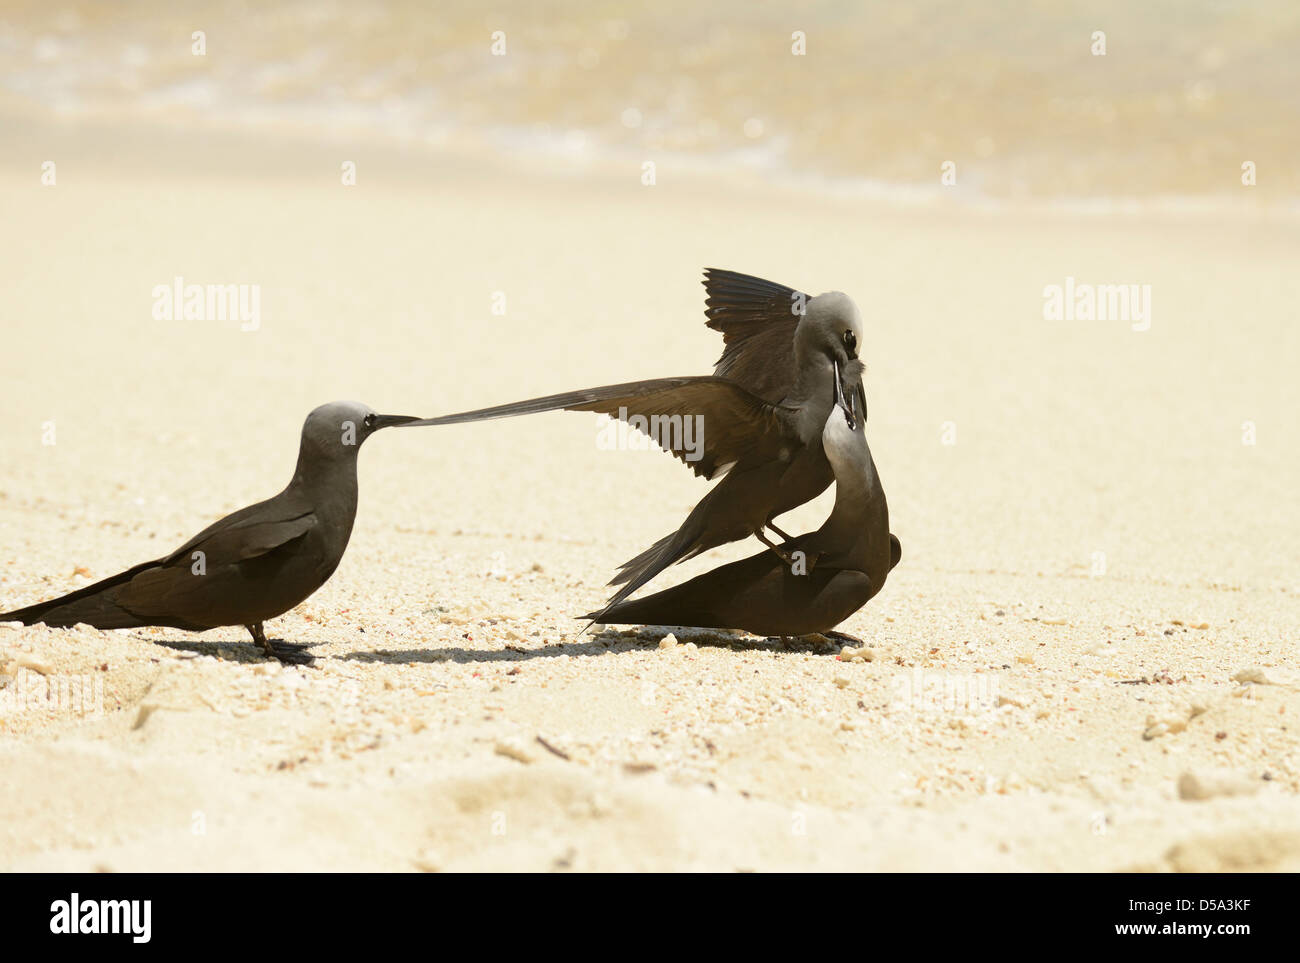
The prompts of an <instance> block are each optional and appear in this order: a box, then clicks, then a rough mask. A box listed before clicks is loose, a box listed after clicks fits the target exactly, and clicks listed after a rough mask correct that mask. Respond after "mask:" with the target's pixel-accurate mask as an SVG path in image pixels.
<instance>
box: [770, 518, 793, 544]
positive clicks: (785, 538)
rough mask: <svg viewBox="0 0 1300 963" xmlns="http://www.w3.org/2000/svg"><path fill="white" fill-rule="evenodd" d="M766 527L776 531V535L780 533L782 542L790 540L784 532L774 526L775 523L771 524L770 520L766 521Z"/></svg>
mask: <svg viewBox="0 0 1300 963" xmlns="http://www.w3.org/2000/svg"><path fill="white" fill-rule="evenodd" d="M767 527H768V528H770V529H771V530H772V531H774V532H776V533H777V534H778V535H780V536H781V541H783V542H788V541H790V536H789V535H787V534H786V533H785V532H783V531H781V529H779V528H777V527H776V526H775V525H773V524H772V523H771V522H768V523H767Z"/></svg>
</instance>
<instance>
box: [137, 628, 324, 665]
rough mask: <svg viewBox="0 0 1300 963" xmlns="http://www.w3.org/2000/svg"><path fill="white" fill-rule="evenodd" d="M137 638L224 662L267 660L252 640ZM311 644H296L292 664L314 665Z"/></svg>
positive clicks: (259, 647)
mask: <svg viewBox="0 0 1300 963" xmlns="http://www.w3.org/2000/svg"><path fill="white" fill-rule="evenodd" d="M135 638H137V639H139V640H140V641H141V642H148V643H150V644H152V645H160V646H162V647H163V648H166V649H171V650H172V651H174V652H189V653H191V654H193V655H195V656H200V655H210V656H212V657H213V658H214V659H221V660H222V661H223V662H247V663H254V662H265V661H266V660H267V655H266V653H265V652H263V651H262V648H261V646H259V645H257V644H256V643H254V642H251V641H230V640H228V639H222V640H220V641H217V640H215V639H214V640H212V641H210V642H209V641H205V640H202V639H156V638H153V637H151V636H142V635H138V636H135ZM271 641H272V642H273V643H283V642H284V640H283V639H272V640H271ZM309 648H310V645H303V646H301V647H299V646H297V645H294V646H293V652H292V653H290V654H291V656H294V657H295V658H294V659H293V662H292V663H291V664H299V665H312V664H313V662H314V661H315V660H314V659H313V657H312V655H311V653H310V652H309V651H308V649H309Z"/></svg>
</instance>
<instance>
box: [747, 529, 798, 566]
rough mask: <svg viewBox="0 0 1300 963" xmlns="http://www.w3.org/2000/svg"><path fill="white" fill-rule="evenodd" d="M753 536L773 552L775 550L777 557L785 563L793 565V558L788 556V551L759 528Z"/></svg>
mask: <svg viewBox="0 0 1300 963" xmlns="http://www.w3.org/2000/svg"><path fill="white" fill-rule="evenodd" d="M754 537H755V538H757V539H758V540H759V541H760V542H762V543H763V544H764V545H766V546H767V547H768V548H770V549H771V550H772V551H773V552H775V553H776V556H777V558H779V559H780V560H781V561H783V562H785V564H786V565H789V566H792V567H793V565H794V559H793V558H791V557H790V553H789V552H786V551H784V550H783V549H782V548H781V547H780V546H779V545H777V544H776V543H775V542H773V541H772V540H771V539H770V538H768V537H767V536H766V535H764V534H763V530H762V529H761V528H760V529H759V530H758V531H756V532H755V533H754Z"/></svg>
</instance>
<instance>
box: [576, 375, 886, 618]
mask: <svg viewBox="0 0 1300 963" xmlns="http://www.w3.org/2000/svg"><path fill="white" fill-rule="evenodd" d="M835 389H836V407H835V408H834V409H833V410H832V411H831V413H830V414H829V415H828V416H827V418H826V422H825V425H824V427H823V430H822V447H823V448H824V450H825V452H826V456H827V458H828V459H829V461H830V464H831V467H832V468H833V469H834V472H835V507H834V508H833V509H832V510H831V514H830V517H829V518H827V519H826V522H825V524H823V525H822V527H821V528H819V529H817V531H815V532H811V533H809V534H807V535H800V536H799V537H797V538H792V539H789V540H787V541H786V542H785V544H784V545H782V546H781V549H782V551H783V552H784V553H785V554H786V555H787V556H789V557H790V558H791V559H792V560H793V564H787V563H786V562H784V561H782V560H781V559H779V558H777V556H776V555H774V554H773V553H771V552H760V553H759V554H757V555H753V556H751V557H749V558H746V559H742V560H740V561H738V562H732V563H730V564H729V565H723V566H720V567H719V568H716V569H713V570H712V571H710V572H705V573H704V574H703V575H699V576H696V577H695V578H693V579H691V580H689V581H687V582H683V583H682V584H680V585H675V586H673V587H672V588H670V589H665V590H664V591H662V592H656V593H655V594H654V595H648V596H646V597H645V598H640V599H632V600H629V601H624V602H620V603H618V604H616V605H612V606H609V607H608V608H606V609H605V610H604V611H602V612H595V613H590V614H588V615H586V616H584V618H589V619H592V620H593V621H594V622H597V623H600V624H611V623H612V624H618V625H627V624H643V625H690V626H699V627H702V628H716V629H744V630H745V631H747V632H753V633H755V634H757V635H781V636H786V635H811V634H812V633H814V632H820V633H828V632H830V631H831V630H832V629H833V628H834V627H835V626H836V625H838V624H839V623H840V622H842V621H844V620H845V619H846V618H848V617H849V616H850V615H852V614H853V613H854V612H856V611H857V610H858V609H860V608H862V606H864V605H865V604H866V603H867V602H868V601H870V600H871V598H872V597H873V596H875V594H876V593H877V592H879V591H880V589H881V588H882V587H883V586H884V584H885V579H886V577H887V576H888V575H889V572H890V570H891V569H892V568H893V567H894V566H895V565H897V564H898V560H899V558H900V557H901V556H902V546H901V544H900V543H899V541H898V539H897V538H896V537H894V536H893V535H892V534H890V531H889V507H888V505H887V504H886V503H885V492H884V490H883V489H882V488H881V487H880V478H879V476H878V475H877V474H876V464H875V462H874V461H873V460H872V457H871V450H870V449H869V448H868V447H867V436H866V424H865V422H866V406H865V403H864V402H863V400H862V399H863V396H862V394H861V385H860V383H859V384H857V385H852V386H851V389H852V390H851V393H850V395H849V398H850V401H849V403H848V404H846V403H845V401H844V396H843V394H842V393H841V391H840V382H839V379H836V380H835ZM859 407H861V410H862V415H861V416H860V417H859V416H858V415H857V413H856V412H857V409H858V408H859Z"/></svg>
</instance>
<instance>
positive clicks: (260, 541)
mask: <svg viewBox="0 0 1300 963" xmlns="http://www.w3.org/2000/svg"><path fill="white" fill-rule="evenodd" d="M415 421H416V419H415V418H414V417H408V416H406V415H381V414H377V413H375V412H374V411H372V410H371V409H370V408H368V407H367V406H365V405H363V404H360V403H358V402H355V401H334V402H331V403H330V404H326V405H321V406H320V407H319V408H317V409H315V410H314V411H313V412H312V413H311V414H309V415H308V416H307V420H306V421H305V422H304V423H303V426H302V442H301V444H300V446H299V449H298V465H297V467H296V468H295V469H294V473H293V478H292V480H291V481H290V482H289V484H288V486H287V487H286V488H285V489H284V491H282V492H280V494H278V495H276V496H275V497H273V498H268V499H267V500H266V501H263V502H258V503H257V504H256V505H249V506H248V507H247V508H242V509H240V510H239V511H237V512H234V513H233V514H231V515H227V516H226V517H225V518H223V519H221V520H220V521H218V522H214V523H213V524H211V525H209V526H208V527H207V528H205V529H204V530H203V531H201V532H199V534H197V535H195V536H194V537H193V538H191V539H190V540H189V541H188V542H186V543H185V544H184V545H182V546H181V547H180V548H178V549H176V551H174V552H172V553H171V554H170V555H166V556H163V557H162V558H157V559H154V560H153V561H150V562H142V563H141V564H139V565H136V566H135V567H134V568H129V569H127V570H126V571H125V572H122V573H120V574H118V575H114V576H112V577H111V578H106V579H103V580H102V581H99V582H96V583H95V584H94V585H88V586H86V587H85V588H83V589H78V590H77V591H75V592H71V593H69V594H68V595H64V596H63V597H62V598H57V599H51V600H50V601H48V602H41V603H38V604H36V605H29V606H27V607H26V608H21V609H17V610H15V611H13V612H6V613H4V614H2V615H0V622H11V621H16V622H22V623H24V624H26V625H34V624H36V623H38V622H44V623H45V624H46V625H49V626H52V627H55V628H67V627H69V626H73V625H76V624H78V623H82V622H84V623H85V624H87V625H92V626H94V627H95V628H99V629H125V628H136V627H138V626H143V625H166V626H171V627H172V628H177V629H185V630H187V631H190V632H202V631H205V630H207V629H215V628H217V627H218V626H222V625H242V626H244V627H245V628H247V629H248V631H249V632H250V633H251V634H252V636H253V641H254V642H256V643H257V644H258V645H260V646H261V647H262V649H263V651H264V652H265V653H266V654H267V655H270V656H274V657H276V658H278V659H280V660H281V661H286V662H310V661H311V659H310V656H306V655H304V653H303V650H304V649H305V648H306V646H305V645H291V644H288V643H277V642H274V641H272V640H268V639H267V637H266V633H265V632H264V631H263V628H262V623H263V622H265V621H266V620H267V619H273V618H275V617H276V616H277V615H282V614H283V613H285V612H287V611H288V610H289V609H291V608H293V607H294V606H295V605H297V604H298V603H299V602H301V601H302V600H303V599H305V598H307V596H309V595H311V594H312V593H313V592H315V591H316V590H317V589H318V588H320V587H321V586H322V585H324V584H325V582H326V580H327V579H329V577H330V576H331V575H332V574H334V569H335V568H337V567H338V564H339V560H340V559H342V558H343V551H344V549H346V548H347V545H348V538H349V537H350V536H351V534H352V522H353V520H354V519H355V518H356V514H357V451H358V450H359V449H360V448H361V444H362V442H364V441H365V440H366V439H367V438H369V437H370V436H371V435H373V434H374V433H375V432H376V431H379V430H380V429H381V428H387V427H390V426H397V425H407V424H412V423H414V422H415Z"/></svg>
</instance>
